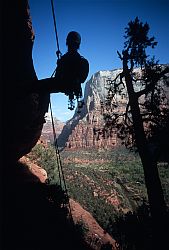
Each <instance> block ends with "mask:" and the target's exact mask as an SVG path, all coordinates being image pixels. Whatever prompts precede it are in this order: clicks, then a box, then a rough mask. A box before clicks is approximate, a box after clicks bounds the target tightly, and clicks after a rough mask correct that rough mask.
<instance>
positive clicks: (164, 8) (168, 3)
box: [29, 0, 169, 121]
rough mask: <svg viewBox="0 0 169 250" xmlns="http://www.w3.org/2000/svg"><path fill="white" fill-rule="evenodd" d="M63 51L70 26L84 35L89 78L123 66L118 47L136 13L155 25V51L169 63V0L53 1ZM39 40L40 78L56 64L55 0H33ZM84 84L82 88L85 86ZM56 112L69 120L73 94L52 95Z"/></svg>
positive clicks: (36, 44)
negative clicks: (100, 71) (97, 73)
mask: <svg viewBox="0 0 169 250" xmlns="http://www.w3.org/2000/svg"><path fill="white" fill-rule="evenodd" d="M53 1H54V8H55V14H56V23H57V29H58V36H59V44H60V50H61V52H62V54H64V53H65V52H66V51H67V48H66V45H65V40H66V36H67V34H68V32H69V31H71V30H75V31H78V32H79V33H80V34H81V37H82V42H81V47H80V50H79V52H80V54H81V55H83V56H84V57H86V58H87V59H88V61H89V63H90V71H89V76H88V78H87V80H89V79H90V78H91V76H92V74H94V73H96V72H97V71H99V70H111V69H116V68H120V67H121V61H120V59H119V58H118V56H117V53H116V51H117V50H119V51H121V50H122V48H123V43H124V38H123V36H124V29H125V27H126V26H127V24H128V22H129V21H131V20H134V19H135V17H136V16H138V17H139V19H140V20H141V21H142V22H143V23H145V22H148V24H149V25H150V35H151V36H155V38H156V40H157V42H158V45H157V47H156V48H155V49H154V50H152V54H153V55H155V56H156V59H159V60H160V63H169V14H168V12H169V0H146V1H145V0H142V1H140V0H137V1H136V0H53ZM29 4H30V11H31V16H32V22H33V28H34V31H35V42H34V48H33V60H34V66H35V70H36V73H37V76H38V78H39V79H42V78H46V77H50V76H51V74H52V73H53V71H54V69H55V66H56V54H55V52H56V50H57V48H56V40H55V33H54V25H53V19H52V10H51V1H50V0H29ZM84 85H85V84H83V89H84ZM51 101H52V106H53V113H54V115H55V116H56V117H57V118H58V119H60V120H62V121H66V120H68V119H70V118H71V117H72V116H73V114H74V111H69V110H68V109H67V103H68V97H67V96H65V95H64V94H61V93H60V94H51Z"/></svg>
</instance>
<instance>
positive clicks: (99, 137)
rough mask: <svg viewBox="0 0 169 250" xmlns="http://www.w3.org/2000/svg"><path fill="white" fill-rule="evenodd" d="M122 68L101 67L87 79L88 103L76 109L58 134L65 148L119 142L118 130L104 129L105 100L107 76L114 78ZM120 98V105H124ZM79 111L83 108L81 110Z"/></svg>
mask: <svg viewBox="0 0 169 250" xmlns="http://www.w3.org/2000/svg"><path fill="white" fill-rule="evenodd" d="M120 71H121V70H120V69H118V70H112V71H99V72H97V73H96V74H94V75H93V76H92V77H91V79H90V80H89V81H88V82H87V83H86V87H85V92H84V93H85V94H84V102H85V105H84V106H83V107H82V108H81V109H80V110H78V109H77V110H76V112H75V114H74V116H73V118H72V119H71V120H69V121H68V122H67V123H66V125H65V126H64V128H63V131H62V133H61V135H60V136H59V138H58V144H59V146H60V147H64V146H66V148H69V149H74V148H89V147H95V148H109V147H113V146H116V145H117V144H118V141H117V136H116V131H111V134H110V132H109V131H105V130H104V132H102V129H103V127H104V122H105V121H104V118H103V111H104V107H103V103H104V102H105V101H106V96H107V89H106V87H107V86H108V83H107V80H108V79H113V78H114V77H115V76H116V75H117V74H118V73H119V72H120ZM125 103H126V102H125V100H121V107H120V108H123V106H124V105H125ZM79 111H80V112H79Z"/></svg>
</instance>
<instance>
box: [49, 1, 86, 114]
mask: <svg viewBox="0 0 169 250" xmlns="http://www.w3.org/2000/svg"><path fill="white" fill-rule="evenodd" d="M51 7H52V16H53V23H54V30H55V37H56V46H57V51H56V55H57V63H59V61H60V59H61V57H62V53H61V52H60V48H59V39H58V32H57V26H56V17H55V12H54V4H53V0H51ZM81 60H83V61H84V58H83V57H81ZM83 63H84V62H83ZM56 71H57V68H56V69H55V70H54V72H53V74H52V76H51V77H54V76H56ZM66 81H67V80H66ZM72 85H74V84H72ZM75 85H76V84H75ZM63 92H64V93H65V94H66V95H67V96H68V98H69V99H68V109H70V110H74V108H75V101H76V100H77V107H78V113H79V112H80V109H81V108H82V107H83V105H84V101H83V95H82V89H81V85H79V86H78V87H77V85H76V86H71V87H70V88H69V87H68V89H64V90H63Z"/></svg>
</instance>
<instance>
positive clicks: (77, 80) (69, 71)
mask: <svg viewBox="0 0 169 250" xmlns="http://www.w3.org/2000/svg"><path fill="white" fill-rule="evenodd" d="M80 43H81V36H80V34H79V33H78V32H76V31H71V32H69V33H68V35H67V38H66V45H67V47H68V51H67V53H66V54H64V55H63V56H62V57H61V58H60V59H59V60H58V62H57V68H56V73H55V77H56V80H57V81H58V83H59V89H60V91H61V92H64V93H65V94H67V95H71V94H72V93H74V95H75V96H79V97H81V94H82V93H81V83H83V82H84V81H85V80H86V78H87V76H88V73H89V63H88V61H87V60H86V59H85V58H84V57H82V56H81V55H80V54H79V53H78V49H79V47H80Z"/></svg>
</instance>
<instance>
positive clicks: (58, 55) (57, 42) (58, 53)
mask: <svg viewBox="0 0 169 250" xmlns="http://www.w3.org/2000/svg"><path fill="white" fill-rule="evenodd" d="M51 6H52V16H53V23H54V28H55V36H56V44H57V49H58V50H57V52H56V55H57V57H58V59H59V58H60V55H61V52H60V48H59V38H58V32H57V26H56V17H55V11H54V4H53V0H51Z"/></svg>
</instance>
